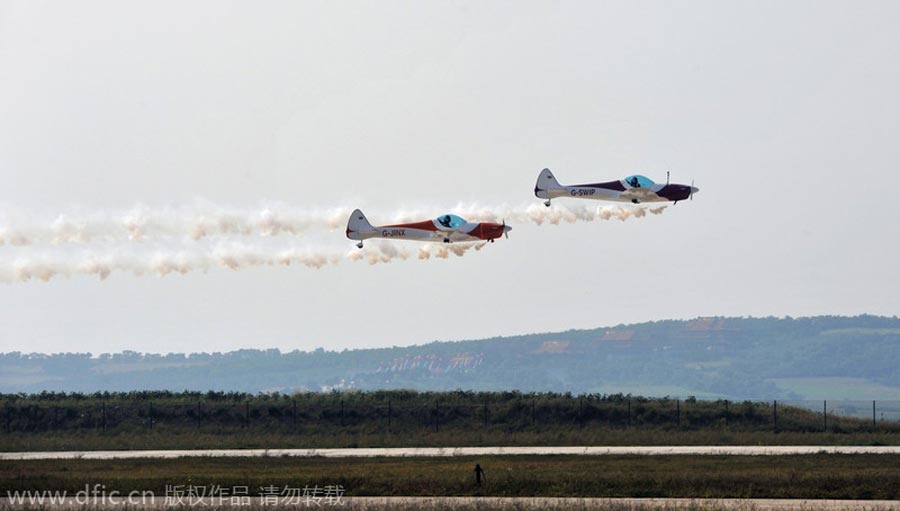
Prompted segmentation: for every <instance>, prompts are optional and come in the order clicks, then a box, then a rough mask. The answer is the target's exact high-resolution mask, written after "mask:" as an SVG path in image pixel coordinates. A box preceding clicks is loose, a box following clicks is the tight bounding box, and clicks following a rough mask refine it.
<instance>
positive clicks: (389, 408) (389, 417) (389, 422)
mask: <svg viewBox="0 0 900 511" xmlns="http://www.w3.org/2000/svg"><path fill="white" fill-rule="evenodd" d="M391 412H392V410H391V400H390V399H388V433H390V432H391Z"/></svg>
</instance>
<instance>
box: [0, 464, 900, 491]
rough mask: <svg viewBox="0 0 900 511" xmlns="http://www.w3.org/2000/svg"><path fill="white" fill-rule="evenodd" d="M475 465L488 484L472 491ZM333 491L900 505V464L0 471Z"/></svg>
mask: <svg viewBox="0 0 900 511" xmlns="http://www.w3.org/2000/svg"><path fill="white" fill-rule="evenodd" d="M476 463H480V464H481V466H482V467H483V468H484V470H485V472H486V476H487V484H485V485H484V486H483V487H481V488H479V487H477V486H476V485H475V484H474V475H473V468H474V466H475V464H476ZM95 484H103V485H105V486H106V489H107V491H112V490H117V491H121V492H128V491H132V490H138V491H154V492H156V493H157V494H158V495H163V494H164V492H165V491H166V486H167V485H185V486H188V485H195V486H198V487H203V488H209V487H212V486H219V487H225V488H232V487H236V486H238V487H240V486H246V487H248V489H249V491H250V493H251V494H258V493H259V492H260V491H261V489H262V488H265V487H271V486H275V487H279V488H282V487H303V486H307V485H308V486H313V485H319V486H320V487H321V486H325V485H341V486H343V488H344V489H345V490H346V494H345V495H346V496H348V497H352V496H354V495H356V496H390V495H402V496H417V495H419V496H452V495H492V496H546V497H693V498H816V499H822V498H829V499H900V456H894V455H825V454H817V455H808V456H775V457H765V456H609V457H572V456H514V457H513V456H493V457H479V458H440V459H433V458H427V459H426V458H407V459H396V458H375V459H353V460H348V459H326V458H305V459H297V458H282V457H279V458H254V459H234V458H180V459H169V460H148V459H138V460H103V461H101V460H63V461H60V460H46V461H29V462H0V489H3V490H6V491H9V490H32V491H35V490H50V491H69V492H77V491H79V490H83V489H84V487H85V485H91V486H93V485H95Z"/></svg>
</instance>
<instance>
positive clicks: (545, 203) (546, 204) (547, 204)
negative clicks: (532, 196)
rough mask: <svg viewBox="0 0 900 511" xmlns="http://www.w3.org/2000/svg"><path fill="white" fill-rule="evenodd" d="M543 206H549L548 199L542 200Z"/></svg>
mask: <svg viewBox="0 0 900 511" xmlns="http://www.w3.org/2000/svg"><path fill="white" fill-rule="evenodd" d="M544 206H547V207H548V208H549V207H550V199H547V200H545V201H544Z"/></svg>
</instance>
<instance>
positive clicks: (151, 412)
mask: <svg viewBox="0 0 900 511" xmlns="http://www.w3.org/2000/svg"><path fill="white" fill-rule="evenodd" d="M147 419H148V421H147V423H148V425H149V427H150V429H151V430H152V429H153V401H150V412H149V413H148V414H147Z"/></svg>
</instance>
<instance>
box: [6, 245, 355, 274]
mask: <svg viewBox="0 0 900 511" xmlns="http://www.w3.org/2000/svg"><path fill="white" fill-rule="evenodd" d="M198 248H199V247H193V248H191V249H188V250H164V249H163V250H154V251H150V252H148V253H145V254H135V253H133V252H132V251H106V252H96V251H80V252H78V253H67V252H63V253H52V254H47V253H43V254H34V253H31V252H32V251H27V252H26V253H25V254H20V255H17V256H16V257H12V258H6V259H3V260H0V282H6V283H14V282H28V281H31V280H40V281H44V282H47V281H50V280H52V279H54V278H58V277H73V276H76V275H90V276H97V277H99V278H100V279H101V280H103V279H106V278H107V277H109V275H111V274H112V273H118V272H123V273H131V274H133V275H136V276H142V275H158V276H166V275H169V274H174V273H178V274H187V273H191V272H196V271H204V272H205V271H208V270H210V269H211V268H216V267H219V268H227V269H230V270H240V269H243V268H249V267H253V266H276V265H281V266H291V265H301V266H306V267H309V268H317V269H318V268H321V267H323V266H325V265H332V264H338V263H339V262H340V261H341V259H342V257H341V253H340V252H339V251H334V250H326V249H310V248H295V247H291V248H287V249H278V248H267V247H259V246H248V245H242V244H233V243H232V244H222V245H216V246H214V247H211V248H210V249H208V250H200V249H198Z"/></svg>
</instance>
